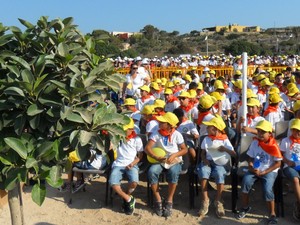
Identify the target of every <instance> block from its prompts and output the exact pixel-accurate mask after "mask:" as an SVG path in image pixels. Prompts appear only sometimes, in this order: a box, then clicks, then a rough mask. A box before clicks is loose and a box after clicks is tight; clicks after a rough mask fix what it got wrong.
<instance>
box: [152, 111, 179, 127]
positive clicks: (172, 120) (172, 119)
mask: <svg viewBox="0 0 300 225" xmlns="http://www.w3.org/2000/svg"><path fill="white" fill-rule="evenodd" d="M156 119H157V121H159V122H163V123H168V124H170V125H171V126H172V127H176V126H177V124H178V122H179V120H178V118H177V116H176V115H175V114H174V113H172V112H167V113H166V114H164V115H163V116H158V117H156Z"/></svg>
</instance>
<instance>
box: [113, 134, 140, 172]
mask: <svg viewBox="0 0 300 225" xmlns="http://www.w3.org/2000/svg"><path fill="white" fill-rule="evenodd" d="M142 151H143V142H142V139H141V138H140V137H139V136H137V137H135V138H132V139H130V140H129V141H128V142H125V141H122V142H121V144H120V145H119V146H118V147H117V158H116V160H115V161H114V162H113V164H112V167H115V166H128V165H129V164H130V163H132V162H133V160H134V159H135V157H136V155H137V153H139V152H142Z"/></svg>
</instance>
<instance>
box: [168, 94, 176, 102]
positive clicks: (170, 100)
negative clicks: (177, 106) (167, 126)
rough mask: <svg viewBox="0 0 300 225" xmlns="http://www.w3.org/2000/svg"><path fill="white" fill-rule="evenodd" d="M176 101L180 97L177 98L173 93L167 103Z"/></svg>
mask: <svg viewBox="0 0 300 225" xmlns="http://www.w3.org/2000/svg"><path fill="white" fill-rule="evenodd" d="M175 101H178V98H176V97H175V96H174V95H172V96H170V97H169V100H168V101H167V103H172V102H175Z"/></svg>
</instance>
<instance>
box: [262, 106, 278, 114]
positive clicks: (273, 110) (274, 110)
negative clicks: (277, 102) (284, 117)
mask: <svg viewBox="0 0 300 225" xmlns="http://www.w3.org/2000/svg"><path fill="white" fill-rule="evenodd" d="M277 109H278V106H270V105H269V106H268V108H267V109H266V111H264V116H267V115H269V114H270V113H271V112H277Z"/></svg>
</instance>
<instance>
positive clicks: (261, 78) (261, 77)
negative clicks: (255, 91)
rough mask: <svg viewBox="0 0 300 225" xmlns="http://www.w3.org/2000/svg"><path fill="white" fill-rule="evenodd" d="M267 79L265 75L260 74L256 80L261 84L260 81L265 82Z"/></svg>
mask: <svg viewBox="0 0 300 225" xmlns="http://www.w3.org/2000/svg"><path fill="white" fill-rule="evenodd" d="M265 78H266V76H265V75H264V74H259V75H258V76H257V78H256V80H257V81H258V82H260V81H262V80H264V79H265Z"/></svg>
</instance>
